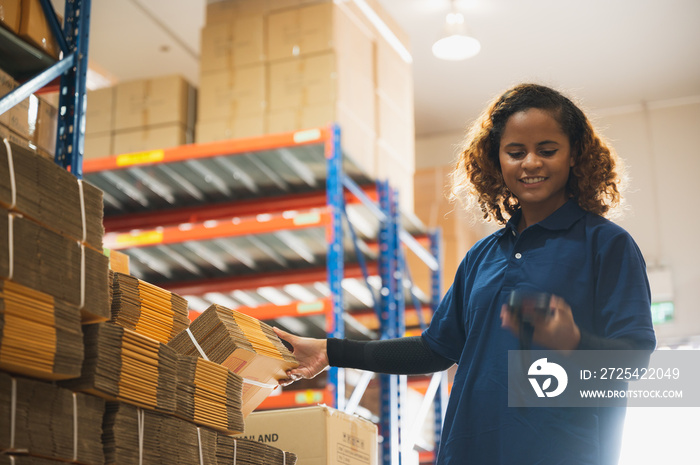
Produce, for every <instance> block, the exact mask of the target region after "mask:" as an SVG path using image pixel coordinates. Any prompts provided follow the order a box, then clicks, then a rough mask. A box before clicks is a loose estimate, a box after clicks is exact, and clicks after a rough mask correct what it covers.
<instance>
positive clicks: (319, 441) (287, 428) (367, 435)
mask: <svg viewBox="0 0 700 465" xmlns="http://www.w3.org/2000/svg"><path fill="white" fill-rule="evenodd" d="M242 436H243V437H245V438H247V439H252V440H255V441H258V442H264V443H267V444H269V445H271V446H273V447H277V448H278V449H282V450H286V451H289V452H292V453H294V454H296V455H297V457H298V458H297V463H298V464H300V465H301V464H303V465H331V464H344V465H376V464H377V461H378V453H377V426H376V425H374V424H373V423H372V422H370V421H367V420H365V419H362V418H360V417H357V416H354V415H348V414H346V413H343V412H340V411H338V410H335V409H333V408H330V407H326V406H325V405H319V406H315V407H305V408H297V409H286V410H269V411H263V412H253V413H252V414H250V415H249V416H248V417H247V418H246V422H245V434H243V435H242Z"/></svg>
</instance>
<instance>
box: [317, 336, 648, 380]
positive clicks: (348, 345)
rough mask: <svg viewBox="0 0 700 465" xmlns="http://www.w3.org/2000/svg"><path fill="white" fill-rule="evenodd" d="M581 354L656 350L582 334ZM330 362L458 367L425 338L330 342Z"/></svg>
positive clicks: (407, 370)
mask: <svg viewBox="0 0 700 465" xmlns="http://www.w3.org/2000/svg"><path fill="white" fill-rule="evenodd" d="M577 349H578V350H648V351H649V352H650V353H651V351H652V350H653V349H654V347H650V346H649V344H648V343H646V342H640V341H636V340H634V339H631V338H620V339H606V338H603V337H600V336H595V335H593V334H591V333H588V332H586V331H581V340H580V341H579V345H578V347H577ZM327 352H328V361H329V364H330V365H331V366H335V367H344V368H357V369H360V370H367V371H373V372H375V373H386V374H392V375H415V374H426V373H435V372H438V371H442V370H446V369H447V368H449V367H450V366H452V365H453V364H454V362H452V361H451V360H448V359H446V358H445V357H443V356H442V355H439V354H436V353H435V352H433V351H432V350H431V349H430V347H428V344H427V343H426V342H425V340H424V339H423V337H422V336H414V337H402V338H397V339H385V340H381V341H352V340H349V339H333V338H330V339H328V345H327Z"/></svg>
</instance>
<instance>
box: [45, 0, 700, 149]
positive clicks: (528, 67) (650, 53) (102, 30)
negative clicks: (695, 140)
mask: <svg viewBox="0 0 700 465" xmlns="http://www.w3.org/2000/svg"><path fill="white" fill-rule="evenodd" d="M206 1H207V0H93V1H92V19H91V37H90V50H89V56H90V60H91V66H93V67H95V68H97V69H98V70H101V71H102V72H104V73H106V74H108V75H110V76H111V77H113V78H115V79H117V80H128V79H137V78H144V77H152V76H159V75H165V74H171V73H180V74H182V75H184V76H185V77H187V78H188V79H189V80H190V81H192V82H193V83H195V84H196V83H197V81H198V75H199V69H198V55H199V31H200V29H201V27H202V26H203V25H204V13H205V5H206ZM336 1H344V0H336ZM346 1H352V0H346ZM379 2H380V3H381V4H382V5H383V6H384V7H385V9H386V10H387V11H388V12H389V13H390V14H391V15H392V16H393V17H394V18H395V19H396V21H397V22H398V23H399V24H400V25H401V26H402V27H403V29H404V30H405V31H406V32H407V33H408V34H409V36H410V38H411V50H412V54H413V59H414V80H415V109H416V133H417V134H418V135H428V134H435V133H440V132H446V131H454V130H460V129H462V128H463V127H464V126H465V124H466V123H468V122H469V121H470V120H472V119H473V118H474V117H476V116H477V115H478V113H479V112H480V111H481V110H482V109H483V107H484V106H485V104H486V103H487V102H488V101H489V100H490V99H491V98H492V97H494V96H495V95H496V94H497V93H500V92H501V91H503V90H504V89H505V88H506V87H508V86H510V85H512V84H515V83H518V82H523V81H537V82H541V83H545V84H549V85H553V86H555V87H557V88H559V89H561V90H564V91H565V92H568V93H569V94H571V95H573V96H576V97H578V98H580V100H581V101H582V103H583V105H584V107H585V108H587V109H591V110H595V109H606V108H610V107H618V106H626V105H634V104H639V103H641V102H644V101H655V100H664V99H675V98H684V97H696V96H700V26H699V25H698V23H700V1H698V0H664V1H661V0H587V1H577V2H574V1H573V0H458V1H457V5H458V8H459V10H460V11H461V12H462V13H464V15H465V17H466V21H467V24H468V26H469V27H470V29H471V31H472V33H473V34H474V35H475V36H476V37H477V38H478V39H479V40H480V41H481V46H482V50H481V53H480V54H479V55H478V56H476V57H474V58H472V59H470V60H467V61H463V62H445V61H440V60H438V59H436V58H434V57H433V56H432V55H431V52H430V47H431V45H432V42H433V41H435V40H436V39H437V38H438V36H439V33H440V30H441V27H442V23H443V21H444V17H445V14H446V13H447V11H448V9H449V1H448V0H379ZM54 4H55V6H56V9H57V11H59V12H62V11H63V0H54Z"/></svg>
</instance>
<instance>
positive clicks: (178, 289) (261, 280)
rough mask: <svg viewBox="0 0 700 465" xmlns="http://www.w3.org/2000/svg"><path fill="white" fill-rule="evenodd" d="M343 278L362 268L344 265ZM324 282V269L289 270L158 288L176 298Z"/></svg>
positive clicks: (372, 269) (372, 268) (373, 270)
mask: <svg viewBox="0 0 700 465" xmlns="http://www.w3.org/2000/svg"><path fill="white" fill-rule="evenodd" d="M367 272H368V273H369V274H370V275H376V274H377V273H378V267H377V263H376V262H370V263H368V264H367ZM343 275H344V277H346V278H361V277H362V268H361V267H360V266H359V265H357V264H346V265H345V270H344V272H343ZM327 280H328V275H327V270H326V267H325V266H324V267H316V268H308V269H302V270H299V269H291V270H289V271H285V272H271V273H257V274H253V275H238V276H226V277H223V278H209V279H201V280H192V281H182V282H164V283H160V284H158V285H159V286H160V287H162V288H164V289H167V290H168V291H170V292H174V293H176V294H179V295H203V294H206V293H207V292H231V291H235V290H247V289H257V288H259V287H263V286H270V287H282V286H284V285H287V284H308V283H315V282H324V281H327Z"/></svg>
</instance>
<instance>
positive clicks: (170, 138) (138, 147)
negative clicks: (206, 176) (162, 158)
mask: <svg viewBox="0 0 700 465" xmlns="http://www.w3.org/2000/svg"><path fill="white" fill-rule="evenodd" d="M192 139H193V138H192V130H190V129H187V128H186V127H185V126H182V125H180V124H168V125H164V126H148V127H144V128H139V129H131V130H126V131H116V132H115V133H114V141H113V144H114V145H113V147H112V149H113V151H114V153H116V154H121V153H131V152H143V151H146V150H157V149H163V148H166V147H177V146H179V145H184V144H190V143H192Z"/></svg>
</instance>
